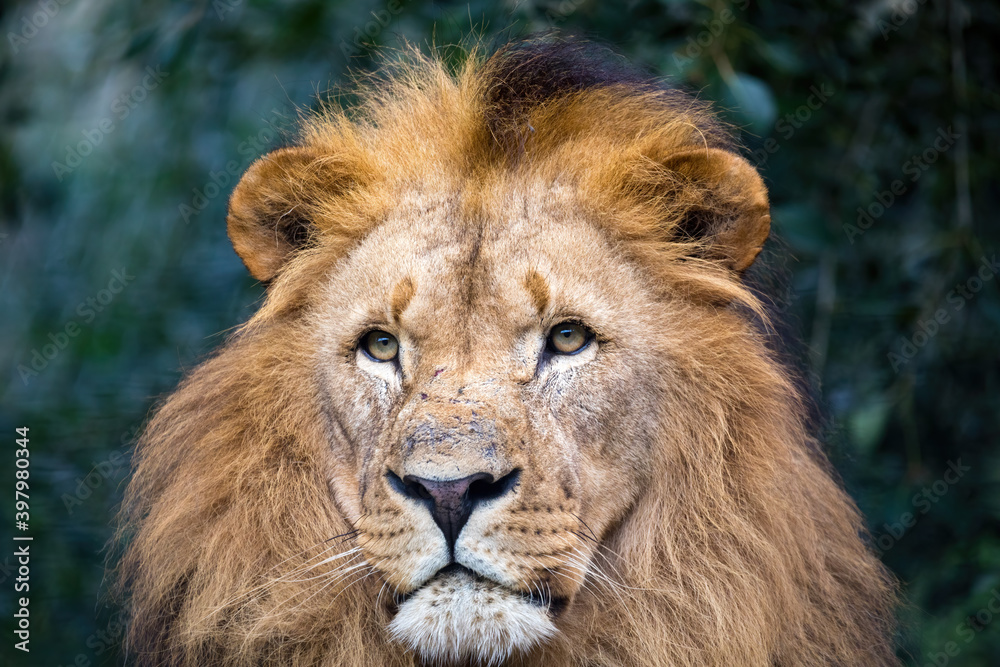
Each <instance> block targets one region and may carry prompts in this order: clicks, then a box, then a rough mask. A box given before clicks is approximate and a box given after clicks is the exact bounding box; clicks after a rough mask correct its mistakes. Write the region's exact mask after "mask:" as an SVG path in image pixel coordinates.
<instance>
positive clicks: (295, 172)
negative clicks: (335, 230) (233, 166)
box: [227, 147, 340, 282]
mask: <svg viewBox="0 0 1000 667" xmlns="http://www.w3.org/2000/svg"><path fill="white" fill-rule="evenodd" d="M337 172H339V170H336V169H334V168H332V166H331V165H330V163H329V162H328V161H326V160H324V159H323V158H322V156H321V155H320V154H319V153H317V152H316V151H314V150H311V149H308V148H299V147H293V148H281V149H279V150H276V151H274V152H272V153H268V154H267V155H265V156H263V157H261V158H260V159H258V160H257V161H256V162H254V163H253V164H252V165H250V168H249V169H247V171H246V173H245V174H243V178H241V179H240V182H239V183H238V184H237V186H236V189H235V190H234V191H233V195H232V197H230V198H229V220H228V223H227V228H228V232H229V240H230V241H232V244H233V248H234V249H235V250H236V254H237V255H239V256H240V259H242V260H243V263H244V264H246V267H247V269H249V271H250V273H251V275H253V277H254V278H257V279H258V280H260V281H262V282H267V281H269V280H271V279H272V278H274V277H275V276H276V275H277V274H278V272H279V271H280V270H281V268H282V267H283V266H284V265H285V263H286V262H287V261H288V260H289V259H291V257H292V255H294V254H295V252H296V251H298V250H299V249H301V248H302V247H303V246H304V245H305V244H306V243H307V242H308V241H309V238H310V236H311V235H312V234H313V232H314V231H315V226H314V223H313V221H312V220H310V213H311V208H312V207H311V206H310V204H311V202H310V201H309V200H308V197H309V196H310V195H315V193H317V192H322V191H324V190H326V189H329V188H333V187H335V184H336V181H338V180H339V176H340V174H339V173H337Z"/></svg>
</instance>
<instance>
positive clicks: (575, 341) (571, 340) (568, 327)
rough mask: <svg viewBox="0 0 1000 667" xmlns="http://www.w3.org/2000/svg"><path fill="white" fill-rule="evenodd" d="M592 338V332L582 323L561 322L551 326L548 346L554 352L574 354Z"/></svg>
mask: <svg viewBox="0 0 1000 667" xmlns="http://www.w3.org/2000/svg"><path fill="white" fill-rule="evenodd" d="M591 338H593V334H592V333H591V332H590V330H589V329H587V328H586V327H585V326H583V325H582V324H576V323H575V322H563V323H562V324H557V325H556V326H554V327H552V330H551V331H550V332H549V339H548V347H549V351H550V352H554V353H555V354H576V353H577V352H579V351H580V350H582V349H583V348H585V347H587V343H589V342H590V339H591Z"/></svg>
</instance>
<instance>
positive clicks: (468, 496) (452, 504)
mask: <svg viewBox="0 0 1000 667" xmlns="http://www.w3.org/2000/svg"><path fill="white" fill-rule="evenodd" d="M519 475H520V470H514V471H512V472H510V473H508V474H506V475H504V476H503V477H501V478H500V479H498V480H496V481H494V479H493V475H491V474H489V473H487V472H478V473H476V474H474V475H469V476H468V477H462V478H461V479H442V480H434V479H424V478H422V477H415V476H413V475H407V476H406V477H404V478H403V479H400V478H399V476H398V475H396V474H395V473H394V472H392V471H389V472H388V473H387V474H386V477H387V478H388V480H389V485H390V486H392V487H393V488H394V489H396V490H397V491H399V492H400V493H402V494H403V495H405V496H407V497H408V498H413V499H414V500H419V501H422V502H424V503H425V504H426V505H427V507H428V509H429V510H430V512H431V516H432V517H434V523H436V524H437V525H438V527H439V528H440V529H441V532H442V533H444V538H445V540H447V541H448V550H449V551H454V548H455V541H456V540H457V539H458V534H459V533H461V532H462V528H463V527H465V524H466V522H467V521H468V520H469V517H470V516H471V515H472V512H473V510H475V509H476V506H477V505H479V504H480V503H483V502H485V501H487V500H493V499H494V498H499V497H500V496H502V495H504V494H506V493H507V492H508V491H510V490H511V489H512V488H513V487H514V484H515V483H516V482H517V478H518V477H519Z"/></svg>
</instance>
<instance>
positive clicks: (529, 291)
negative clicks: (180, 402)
mask: <svg viewBox="0 0 1000 667" xmlns="http://www.w3.org/2000/svg"><path fill="white" fill-rule="evenodd" d="M510 198H511V200H510V204H509V206H508V207H507V208H508V209H509V210H508V211H506V215H505V216H504V219H502V220H496V221H494V220H484V219H467V218H464V217H463V213H462V211H461V210H458V209H459V208H460V207H458V206H456V205H455V203H454V202H451V201H449V200H448V199H446V198H443V197H442V198H440V199H434V198H433V197H430V196H426V195H425V196H421V197H413V198H412V199H411V200H410V201H408V202H407V203H405V204H403V205H400V206H399V208H398V211H397V212H396V213H395V214H394V215H393V216H392V217H391V219H389V220H387V221H386V222H384V223H383V224H381V225H380V226H379V227H378V228H377V229H376V230H375V231H374V232H373V233H372V234H371V235H370V236H369V237H368V238H366V239H365V240H364V241H363V242H362V243H361V244H360V246H358V247H357V248H356V249H355V250H354V251H353V252H352V253H350V255H349V256H348V257H347V258H346V259H345V260H344V261H343V262H342V263H341V264H340V265H339V266H338V268H337V269H336V270H335V271H334V272H333V274H332V275H331V276H330V278H329V284H328V289H327V291H326V293H325V295H324V304H325V305H324V307H323V308H321V309H320V311H319V312H318V314H317V317H316V326H315V329H314V331H315V336H316V338H315V346H316V351H317V356H316V358H315V365H316V368H317V369H319V371H320V372H321V373H322V376H323V382H324V385H325V387H326V389H327V391H328V399H329V402H330V405H331V412H332V413H333V414H334V415H336V417H335V421H336V423H337V425H338V428H342V429H343V431H344V433H343V435H344V436H345V437H344V439H345V440H346V441H348V442H350V443H351V444H352V445H353V451H352V452H351V455H350V456H348V457H344V458H341V459H339V460H338V461H337V463H336V466H335V468H336V469H335V473H334V474H333V475H332V480H333V481H332V490H333V494H334V497H335V500H336V502H337V503H338V505H339V507H340V508H341V510H342V511H343V512H344V513H345V515H346V516H347V517H348V519H349V520H350V521H351V522H352V523H353V524H354V526H356V528H357V531H358V533H357V536H356V540H357V544H358V545H359V546H360V547H361V550H362V553H363V556H364V558H365V559H367V561H368V562H369V563H370V564H371V565H373V566H374V567H375V568H377V569H378V571H379V572H380V573H381V574H382V576H383V577H384V579H385V580H386V582H388V586H389V587H390V588H389V590H390V591H391V593H392V594H393V595H389V594H386V595H384V601H385V602H387V603H389V604H398V612H397V613H396V615H395V618H394V620H393V621H392V625H391V632H392V634H393V635H394V636H395V637H396V638H398V639H399V640H401V641H403V642H405V643H407V644H409V645H410V646H411V647H412V648H413V649H414V650H416V651H418V652H420V653H421V654H423V655H425V656H426V657H438V658H441V657H451V658H455V659H458V658H462V657H473V656H477V657H480V658H483V659H485V660H490V659H494V658H499V657H502V656H503V655H505V654H506V653H508V652H509V651H510V650H512V649H514V648H522V649H523V648H527V647H530V646H532V645H533V644H535V643H537V642H540V641H542V640H544V639H546V638H547V637H549V636H550V635H552V634H553V633H554V632H555V626H554V622H555V621H556V619H557V618H558V617H559V616H560V614H561V613H563V612H564V611H566V610H567V608H571V607H572V604H573V599H574V596H575V595H576V594H577V592H578V591H579V590H580V587H581V585H582V582H583V580H584V578H585V576H586V572H587V570H588V564H589V561H590V560H591V558H593V557H594V556H593V552H594V548H595V546H596V545H597V543H599V541H600V540H601V539H602V536H603V535H604V534H605V532H606V531H607V530H608V528H609V526H611V525H613V524H614V522H615V521H616V520H618V519H620V518H621V517H622V516H623V514H624V513H625V512H626V510H627V508H628V507H629V505H630V504H631V503H632V502H633V500H634V498H635V496H636V494H637V493H638V491H639V489H640V488H641V487H642V486H643V484H644V483H645V477H646V475H647V474H648V466H647V465H643V461H648V458H649V453H648V450H649V448H650V446H651V442H652V439H653V434H652V433H651V429H653V428H654V424H655V423H656V422H657V415H656V407H655V406H656V404H657V401H656V396H657V394H658V393H659V390H658V388H657V379H656V378H657V368H658V366H659V365H660V363H661V361H660V359H661V357H662V354H661V351H660V350H658V349H657V344H656V342H655V341H656V340H659V339H662V336H661V335H658V333H657V331H656V325H655V324H654V322H653V318H652V317H651V316H650V315H651V300H650V299H649V297H647V296H646V295H645V289H644V287H643V281H642V278H641V275H639V274H638V273H637V271H636V269H635V268H634V267H632V266H630V265H629V264H628V263H627V262H626V261H625V260H624V259H623V258H622V256H621V254H620V253H616V252H615V251H614V249H613V248H612V247H611V245H610V244H609V243H608V241H607V240H606V239H605V238H604V237H603V235H601V234H600V233H599V232H598V231H597V230H596V229H594V227H593V226H592V225H590V224H588V223H587V222H586V221H584V220H582V219H581V217H580V216H579V215H578V214H576V213H575V211H574V208H573V206H572V202H571V201H568V200H567V198H566V197H561V196H559V194H558V192H556V191H549V192H546V193H536V194H535V195H534V196H532V194H530V193H529V194H523V195H514V194H512V195H510ZM371 332H381V333H375V334H374V335H373V334H372V333H371Z"/></svg>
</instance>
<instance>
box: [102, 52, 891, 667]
mask: <svg viewBox="0 0 1000 667" xmlns="http://www.w3.org/2000/svg"><path fill="white" fill-rule="evenodd" d="M360 98H361V99H362V102H361V104H360V105H359V106H357V107H356V108H354V109H352V110H350V111H349V112H341V111H326V112H324V113H323V114H322V115H319V116H317V117H314V118H311V119H308V120H307V121H305V123H304V130H303V132H302V135H301V139H300V141H299V142H298V143H297V145H295V146H292V147H289V148H284V149H281V150H278V151H275V152H273V153H271V154H270V155H267V156H265V157H263V158H261V159H260V160H259V161H257V162H256V163H255V164H254V165H253V166H251V167H250V169H249V170H248V172H247V173H246V175H245V176H244V178H243V179H242V180H241V182H240V183H239V185H238V186H237V188H236V191H235V192H234V194H233V196H232V200H231V202H230V216H229V233H230V237H231V239H232V241H233V245H234V246H235V248H236V251H237V252H238V253H239V255H240V256H241V257H242V259H243V260H244V262H245V263H246V265H247V267H248V268H249V269H250V271H251V273H252V274H253V275H254V276H255V277H256V278H258V279H260V280H261V281H263V282H265V283H267V285H268V286H267V296H266V300H265V303H264V305H263V307H262V308H261V310H260V311H259V313H258V314H257V315H256V316H255V317H254V318H253V319H252V320H251V321H250V322H249V323H248V324H247V325H246V326H245V327H244V328H243V329H242V330H241V331H240V332H239V333H238V334H237V335H236V336H235V337H234V338H233V339H232V340H230V341H229V342H228V343H227V344H226V345H225V346H224V348H223V349H222V350H221V351H220V352H219V353H218V354H217V355H216V356H215V357H214V358H212V359H210V360H209V361H207V362H206V363H204V364H203V365H202V366H201V367H199V368H198V369H197V370H195V371H194V372H193V373H192V374H191V376H190V377H189V378H188V379H187V380H186V381H185V382H184V384H183V385H182V387H181V388H180V389H179V390H178V391H177V392H176V393H175V394H174V395H173V396H172V397H171V398H170V399H169V400H168V401H167V402H166V403H165V405H164V406H163V407H162V408H161V409H160V410H159V412H158V414H157V416H156V417H155V419H154V420H153V421H152V423H151V425H150V427H149V429H148V430H147V433H146V434H145V436H144V438H143V440H142V442H141V444H140V446H139V448H138V451H137V454H136V463H135V474H134V478H133V480H132V482H131V485H130V487H129V491H128V496H127V499H126V505H125V509H124V517H125V523H124V529H123V535H125V536H126V538H127V539H128V543H127V550H126V553H125V556H124V559H123V562H122V567H121V572H122V581H123V585H124V587H125V588H126V589H127V590H128V591H129V592H130V609H131V623H130V635H129V636H130V646H129V655H130V657H134V658H135V659H136V660H137V661H138V663H139V664H157V665H159V664H170V665H206V664H222V665H229V664H232V665H237V664H239V665H243V664H246V665H251V664H253V665H258V664H282V665H288V664H292V665H359V666H360V665H365V666H366V667H376V666H381V665H414V664H428V665H429V664H491V665H499V664H505V663H507V662H510V663H511V664H524V665H570V664H573V665H724V664H725V665H800V664H842V665H847V664H866V665H875V664H890V663H892V662H893V657H892V655H893V651H892V642H891V636H890V635H891V627H892V623H891V601H892V592H891V583H890V581H889V579H888V578H887V576H886V575H885V573H884V571H883V570H882V568H881V566H880V565H879V563H878V562H877V560H876V559H875V558H874V557H873V556H872V554H871V553H869V551H868V550H867V549H866V547H865V545H864V544H863V541H862V535H863V532H864V531H863V527H862V523H861V521H860V518H859V516H858V513H857V511H856V510H855V508H854V506H853V504H852V503H851V501H850V500H849V499H848V498H847V497H846V496H845V494H844V493H843V492H842V491H841V490H840V489H839V488H838V485H837V484H836V483H835V482H834V481H833V479H832V478H831V475H830V473H829V472H828V469H827V465H826V463H825V460H824V459H823V457H822V456H821V455H820V454H818V453H817V450H816V448H815V446H814V444H815V443H814V441H813V439H812V438H811V437H810V435H809V433H808V431H807V428H806V426H805V419H804V416H803V408H802V406H801V401H800V399H799V394H798V392H797V390H796V388H795V383H794V382H793V381H792V380H791V379H790V378H789V375H788V373H787V372H786V371H785V370H784V369H783V367H782V366H781V365H780V364H778V363H777V362H776V361H775V360H774V358H773V355H772V354H771V353H770V352H769V350H768V333H767V331H768V330H767V328H766V325H764V324H763V322H764V319H763V318H764V314H763V310H762V307H761V304H760V303H759V302H758V300H757V299H756V298H755V297H754V296H753V294H752V293H751V291H750V290H748V289H747V288H746V287H745V286H744V285H743V283H742V280H741V275H742V272H743V271H744V270H745V269H746V268H747V267H748V266H749V265H750V264H751V263H752V262H753V261H754V259H755V257H756V256H757V254H758V252H759V251H760V249H761V246H762V244H763V243H764V241H765V239H766V237H767V235H768V229H769V213H768V201H767V194H766V190H765V187H764V184H763V182H762V181H761V178H760V177H759V176H758V174H757V172H756V171H755V170H754V168H753V167H752V166H751V165H750V164H749V163H748V162H747V161H746V160H744V159H743V158H742V157H740V156H739V155H738V154H737V152H735V151H734V149H733V146H732V145H731V144H730V143H729V140H728V139H727V136H726V133H725V132H723V131H722V130H721V129H720V126H719V125H718V124H717V123H716V121H714V120H713V119H712V117H711V116H710V114H709V113H708V112H707V110H706V108H705V107H704V106H702V105H700V104H697V103H695V102H694V101H692V100H691V99H689V98H687V97H685V96H684V95H682V94H680V93H677V92H675V91H671V90H668V89H664V88H662V87H659V86H657V85H654V84H653V83H650V82H647V81H643V80H641V79H637V78H635V77H633V76H632V75H630V74H628V73H626V72H623V71H622V70H621V68H620V67H616V66H611V65H609V64H608V61H606V60H602V59H600V58H599V57H598V56H596V55H595V53H594V51H593V50H591V49H588V48H586V47H582V46H580V45H577V44H572V43H570V44H567V43H552V42H537V41H535V42H527V43H521V44H515V45H512V46H508V47H506V48H504V49H501V50H500V51H499V52H498V53H496V54H495V55H493V56H492V57H490V58H488V59H480V58H477V57H476V56H474V55H473V56H472V57H470V58H469V61H468V62H467V63H466V64H465V65H464V66H462V67H461V68H460V69H459V71H458V72H457V73H451V72H449V71H448V70H447V69H446V68H445V66H444V65H442V64H441V63H440V62H438V61H435V60H433V59H426V58H420V57H415V58H411V60H410V62H409V63H408V64H405V65H400V66H398V67H396V68H395V69H392V70H391V71H390V72H389V73H388V74H387V75H385V76H382V77H377V78H375V79H373V80H372V81H370V82H369V83H368V84H367V85H366V86H365V87H364V88H363V89H362V91H361V93H360Z"/></svg>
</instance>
